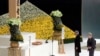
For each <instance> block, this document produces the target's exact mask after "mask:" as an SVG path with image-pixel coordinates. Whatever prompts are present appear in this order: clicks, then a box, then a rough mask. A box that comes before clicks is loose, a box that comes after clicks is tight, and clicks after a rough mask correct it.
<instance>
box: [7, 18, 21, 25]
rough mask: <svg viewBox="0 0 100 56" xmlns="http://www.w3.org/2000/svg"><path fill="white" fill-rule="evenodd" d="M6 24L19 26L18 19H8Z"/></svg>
mask: <svg viewBox="0 0 100 56" xmlns="http://www.w3.org/2000/svg"><path fill="white" fill-rule="evenodd" d="M8 24H11V25H21V20H20V19H19V18H10V19H9V20H8Z"/></svg>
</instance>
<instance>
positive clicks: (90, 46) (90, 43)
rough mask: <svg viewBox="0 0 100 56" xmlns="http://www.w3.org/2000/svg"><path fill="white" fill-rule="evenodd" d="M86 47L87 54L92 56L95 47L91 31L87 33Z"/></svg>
mask: <svg viewBox="0 0 100 56" xmlns="http://www.w3.org/2000/svg"><path fill="white" fill-rule="evenodd" d="M87 47H88V51H89V56H94V50H95V48H96V41H95V39H94V38H93V36H92V33H89V34H88V40H87Z"/></svg>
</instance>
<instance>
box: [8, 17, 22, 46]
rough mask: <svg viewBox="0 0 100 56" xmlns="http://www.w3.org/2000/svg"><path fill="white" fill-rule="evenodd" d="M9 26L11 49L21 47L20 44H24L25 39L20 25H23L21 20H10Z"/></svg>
mask: <svg viewBox="0 0 100 56" xmlns="http://www.w3.org/2000/svg"><path fill="white" fill-rule="evenodd" d="M8 25H9V27H10V29H9V30H10V34H11V38H10V41H11V44H10V45H11V47H19V43H18V42H23V37H22V35H21V32H20V28H19V27H20V25H21V20H20V19H19V18H10V19H9V20H8Z"/></svg>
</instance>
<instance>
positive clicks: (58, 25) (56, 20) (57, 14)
mask: <svg viewBox="0 0 100 56" xmlns="http://www.w3.org/2000/svg"><path fill="white" fill-rule="evenodd" d="M50 15H51V17H52V19H53V24H54V30H55V31H61V29H62V21H61V17H62V16H63V14H62V13H61V11H59V10H54V11H52V12H51V13H50Z"/></svg>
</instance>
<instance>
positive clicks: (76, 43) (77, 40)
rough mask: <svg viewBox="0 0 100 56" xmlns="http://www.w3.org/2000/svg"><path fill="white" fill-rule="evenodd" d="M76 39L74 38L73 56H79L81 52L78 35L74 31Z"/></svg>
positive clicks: (77, 32)
mask: <svg viewBox="0 0 100 56" xmlns="http://www.w3.org/2000/svg"><path fill="white" fill-rule="evenodd" d="M75 34H76V38H75V56H79V53H80V52H81V44H80V42H81V41H80V35H79V31H75Z"/></svg>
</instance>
